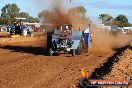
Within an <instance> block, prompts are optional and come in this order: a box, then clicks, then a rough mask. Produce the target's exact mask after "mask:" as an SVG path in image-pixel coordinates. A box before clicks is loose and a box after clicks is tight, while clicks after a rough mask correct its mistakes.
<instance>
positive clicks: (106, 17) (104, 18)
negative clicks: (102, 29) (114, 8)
mask: <svg viewBox="0 0 132 88" xmlns="http://www.w3.org/2000/svg"><path fill="white" fill-rule="evenodd" d="M98 18H99V20H101V21H102V23H103V24H106V23H108V22H111V21H112V19H113V17H112V16H111V15H109V14H100V15H99V17H98Z"/></svg>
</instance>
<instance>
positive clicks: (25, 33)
mask: <svg viewBox="0 0 132 88" xmlns="http://www.w3.org/2000/svg"><path fill="white" fill-rule="evenodd" d="M22 36H24V37H26V36H27V30H26V29H23V30H22Z"/></svg>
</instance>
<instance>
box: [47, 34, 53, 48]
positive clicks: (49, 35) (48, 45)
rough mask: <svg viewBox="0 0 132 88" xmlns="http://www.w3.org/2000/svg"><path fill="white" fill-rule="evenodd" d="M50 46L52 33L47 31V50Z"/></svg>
mask: <svg viewBox="0 0 132 88" xmlns="http://www.w3.org/2000/svg"><path fill="white" fill-rule="evenodd" d="M50 48H52V33H51V32H48V33H47V49H48V50H49V49H50Z"/></svg>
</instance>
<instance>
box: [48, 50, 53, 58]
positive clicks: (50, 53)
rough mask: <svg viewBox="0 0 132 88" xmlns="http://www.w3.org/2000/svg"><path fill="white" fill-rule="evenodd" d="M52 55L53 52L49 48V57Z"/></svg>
mask: <svg viewBox="0 0 132 88" xmlns="http://www.w3.org/2000/svg"><path fill="white" fill-rule="evenodd" d="M52 55H53V51H52V49H51V48H50V49H49V56H52Z"/></svg>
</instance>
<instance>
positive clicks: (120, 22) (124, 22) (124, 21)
mask: <svg viewBox="0 0 132 88" xmlns="http://www.w3.org/2000/svg"><path fill="white" fill-rule="evenodd" d="M114 22H115V23H117V24H116V25H117V26H119V27H124V26H130V24H129V23H128V18H127V17H126V16H125V15H123V14H121V15H118V16H117V17H116V18H115V19H114Z"/></svg>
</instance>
